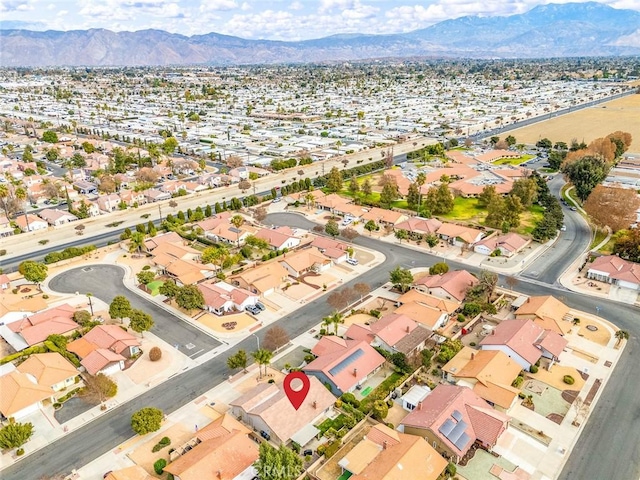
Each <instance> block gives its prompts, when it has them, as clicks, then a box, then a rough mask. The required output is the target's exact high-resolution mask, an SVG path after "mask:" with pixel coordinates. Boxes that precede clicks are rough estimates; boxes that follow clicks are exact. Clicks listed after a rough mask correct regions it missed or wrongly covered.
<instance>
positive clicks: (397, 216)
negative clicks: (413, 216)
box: [360, 207, 409, 226]
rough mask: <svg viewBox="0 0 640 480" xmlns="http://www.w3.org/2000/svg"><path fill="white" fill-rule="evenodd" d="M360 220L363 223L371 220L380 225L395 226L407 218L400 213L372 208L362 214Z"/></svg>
mask: <svg viewBox="0 0 640 480" xmlns="http://www.w3.org/2000/svg"><path fill="white" fill-rule="evenodd" d="M360 218H362V221H363V222H368V221H369V220H373V221H374V222H376V223H380V224H382V225H390V226H395V225H397V224H399V223H401V222H404V221H406V220H407V219H408V218H409V217H408V216H407V215H406V214H404V213H402V212H396V211H394V210H386V209H384V208H378V207H372V208H371V209H370V210H369V211H368V212H365V213H363V214H362V216H361V217H360Z"/></svg>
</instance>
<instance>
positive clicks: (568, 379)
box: [562, 375, 576, 385]
mask: <svg viewBox="0 0 640 480" xmlns="http://www.w3.org/2000/svg"><path fill="white" fill-rule="evenodd" d="M562 381H563V382H564V383H566V384H567V385H573V384H574V383H576V381H575V379H574V378H573V377H572V376H571V375H565V376H564V377H562Z"/></svg>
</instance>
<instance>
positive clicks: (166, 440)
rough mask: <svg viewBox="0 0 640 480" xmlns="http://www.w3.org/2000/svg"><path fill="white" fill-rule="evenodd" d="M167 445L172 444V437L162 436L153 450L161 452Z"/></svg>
mask: <svg viewBox="0 0 640 480" xmlns="http://www.w3.org/2000/svg"><path fill="white" fill-rule="evenodd" d="M167 445H171V439H170V438H169V437H162V438H161V439H160V441H159V442H158V443H156V444H155V445H154V446H153V448H152V449H151V451H152V452H153V453H155V452H159V451H160V450H162V449H163V448H164V447H166V446H167Z"/></svg>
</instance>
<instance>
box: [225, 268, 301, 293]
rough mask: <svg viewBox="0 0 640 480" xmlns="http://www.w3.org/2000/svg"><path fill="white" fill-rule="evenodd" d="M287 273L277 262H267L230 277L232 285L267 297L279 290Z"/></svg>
mask: <svg viewBox="0 0 640 480" xmlns="http://www.w3.org/2000/svg"><path fill="white" fill-rule="evenodd" d="M288 276H289V272H287V270H286V269H285V268H284V267H283V266H282V265H281V264H280V262H278V261H273V262H267V263H264V264H262V265H260V266H258V267H255V268H250V269H247V270H244V271H243V272H241V273H239V274H237V275H233V276H231V277H230V282H231V284H232V285H234V286H237V287H240V288H244V289H246V290H249V291H251V292H253V293H257V294H259V295H263V296H265V297H266V296H267V295H269V294H271V293H273V292H274V291H275V290H276V288H279V287H280V285H282V283H283V282H284V281H286V279H287V277H288Z"/></svg>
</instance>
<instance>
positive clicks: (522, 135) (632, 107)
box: [509, 95, 640, 153]
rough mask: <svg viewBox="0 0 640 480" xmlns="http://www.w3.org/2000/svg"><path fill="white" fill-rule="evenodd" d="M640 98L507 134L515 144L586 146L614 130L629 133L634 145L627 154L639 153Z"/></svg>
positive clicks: (608, 103)
mask: <svg viewBox="0 0 640 480" xmlns="http://www.w3.org/2000/svg"><path fill="white" fill-rule="evenodd" d="M639 118H640V95H629V96H627V97H624V98H619V99H617V100H613V101H611V102H606V103H602V104H600V105H598V106H596V107H592V108H586V109H584V110H579V111H577V112H573V113H569V114H567V115H562V116H560V117H554V118H551V119H550V120H545V121H544V122H540V123H536V124H534V125H529V126H528V127H524V128H518V129H516V130H512V131H511V132H509V133H510V134H511V135H513V136H514V137H516V139H517V140H518V143H528V144H533V143H536V142H537V141H538V140H539V139H540V138H545V137H546V138H548V139H549V140H551V141H552V142H567V143H569V142H571V139H572V138H577V139H578V141H581V140H584V141H585V143H589V142H591V141H592V140H593V139H595V138H599V137H604V136H606V135H608V134H609V133H612V132H615V131H616V130H622V131H623V132H629V133H630V134H631V136H632V137H633V142H632V143H631V147H630V148H629V153H640V121H638V119H639Z"/></svg>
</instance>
